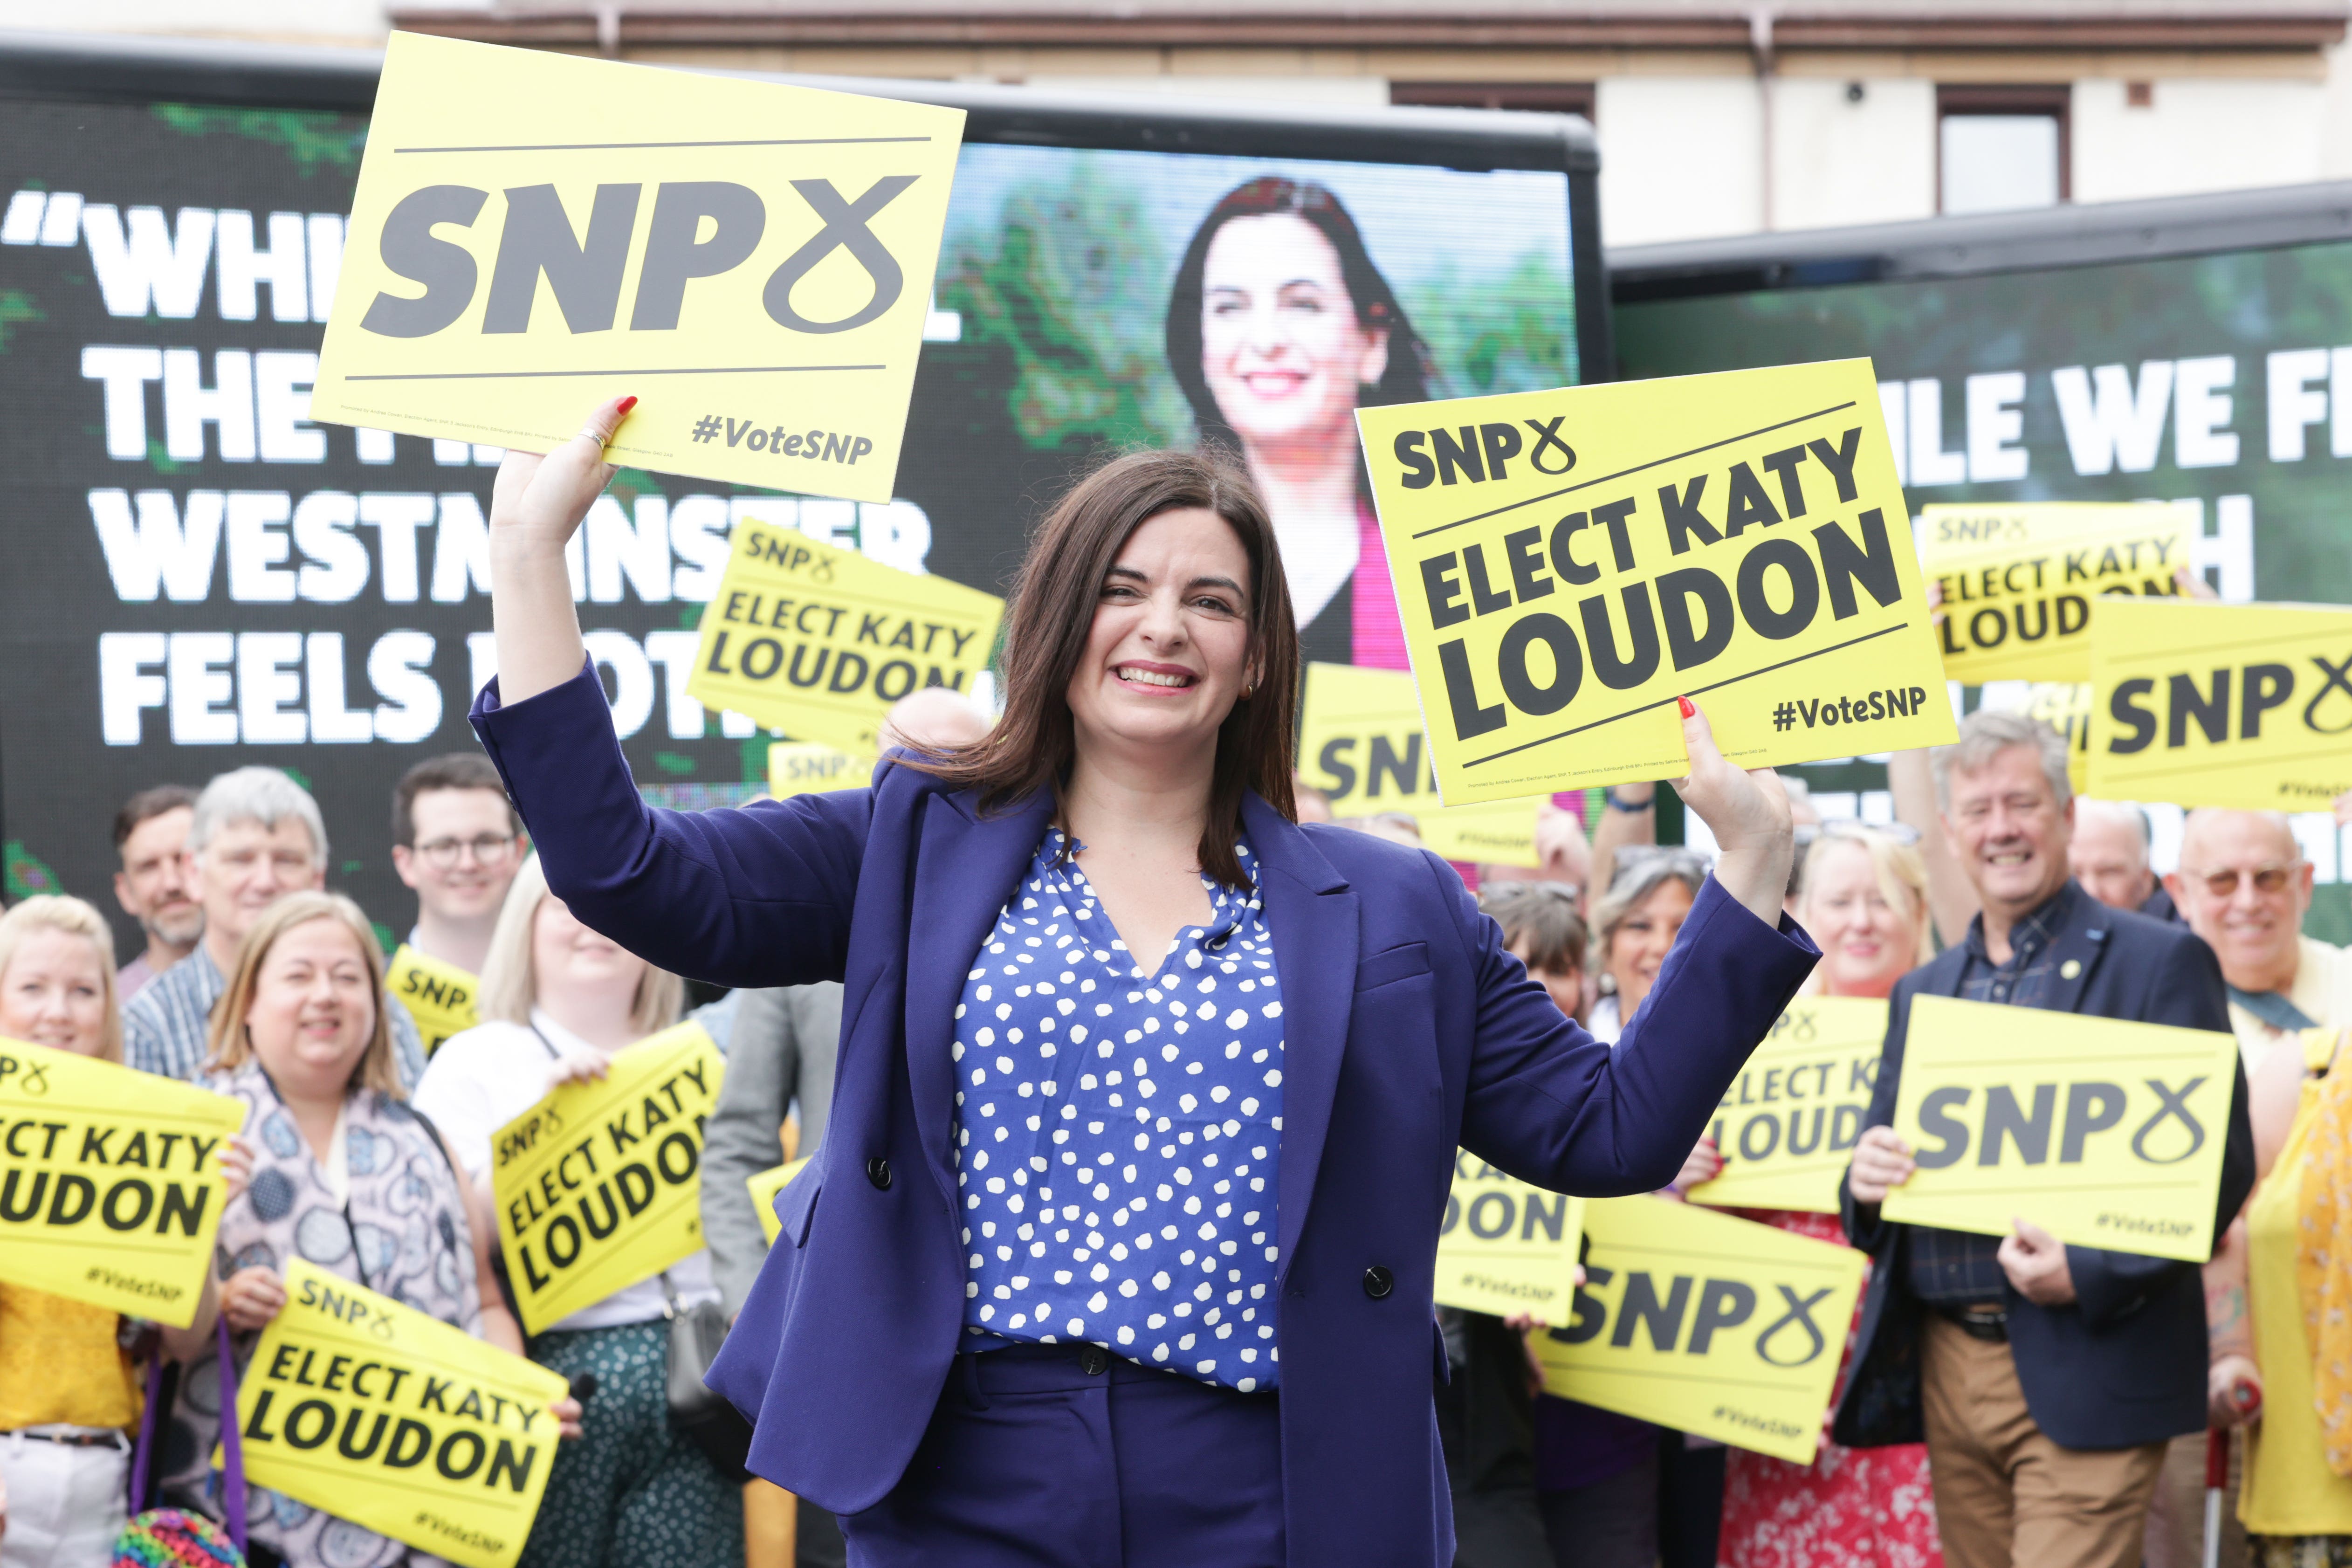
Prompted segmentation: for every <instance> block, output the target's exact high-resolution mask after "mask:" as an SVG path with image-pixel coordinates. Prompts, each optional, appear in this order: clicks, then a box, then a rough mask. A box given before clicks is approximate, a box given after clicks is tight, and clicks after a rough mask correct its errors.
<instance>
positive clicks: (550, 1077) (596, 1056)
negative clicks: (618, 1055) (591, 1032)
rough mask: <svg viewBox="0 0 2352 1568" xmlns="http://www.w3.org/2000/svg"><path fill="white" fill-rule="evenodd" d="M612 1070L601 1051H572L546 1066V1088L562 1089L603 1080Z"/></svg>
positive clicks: (610, 1064)
mask: <svg viewBox="0 0 2352 1568" xmlns="http://www.w3.org/2000/svg"><path fill="white" fill-rule="evenodd" d="M612 1070H613V1065H612V1063H611V1062H609V1061H607V1060H606V1059H605V1058H604V1052H602V1051H593V1050H591V1051H573V1052H572V1054H571V1055H570V1056H567V1057H562V1058H558V1059H557V1060H555V1061H553V1062H551V1063H549V1064H548V1068H547V1087H548V1088H550V1089H562V1087H563V1086H564V1085H565V1084H567V1083H587V1082H589V1081H590V1080H591V1079H600V1078H603V1077H604V1075H605V1074H606V1073H609V1072H611V1071H612Z"/></svg>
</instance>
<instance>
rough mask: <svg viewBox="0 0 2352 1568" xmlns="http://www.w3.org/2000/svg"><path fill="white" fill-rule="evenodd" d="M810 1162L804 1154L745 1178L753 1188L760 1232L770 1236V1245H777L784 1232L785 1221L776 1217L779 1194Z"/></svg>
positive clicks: (753, 1200) (752, 1205) (752, 1193)
mask: <svg viewBox="0 0 2352 1568" xmlns="http://www.w3.org/2000/svg"><path fill="white" fill-rule="evenodd" d="M807 1163H809V1156H807V1155H805V1154H803V1155H802V1156H801V1157H800V1158H799V1159H797V1160H787V1161H786V1162H784V1163H782V1164H781V1165H776V1166H772V1167H771V1168H769V1169H767V1170H765V1171H761V1173H759V1174H757V1175H754V1176H746V1177H744V1178H743V1184H744V1185H745V1186H746V1187H749V1188H750V1189H751V1207H752V1208H753V1209H754V1210H756V1211H757V1212H758V1214H759V1215H760V1234H761V1236H764V1237H767V1238H768V1245H769V1246H770V1247H773V1246H775V1245H776V1237H780V1236H782V1234H783V1233H784V1222H783V1221H782V1220H780V1219H778V1218H777V1217H776V1197H777V1194H780V1193H782V1191H783V1190H784V1188H785V1187H786V1185H788V1184H790V1183H791V1181H792V1179H793V1177H794V1176H797V1175H799V1174H800V1173H801V1171H802V1168H803V1167H804V1166H805V1165H807Z"/></svg>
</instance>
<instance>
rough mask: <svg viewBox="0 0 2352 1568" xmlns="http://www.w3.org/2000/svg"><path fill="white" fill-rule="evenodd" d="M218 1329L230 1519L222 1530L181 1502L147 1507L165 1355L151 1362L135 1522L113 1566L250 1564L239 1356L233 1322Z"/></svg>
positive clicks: (134, 1462)
mask: <svg viewBox="0 0 2352 1568" xmlns="http://www.w3.org/2000/svg"><path fill="white" fill-rule="evenodd" d="M214 1333H215V1336H216V1339H215V1343H216V1346H217V1349H218V1354H219V1360H220V1397H221V1410H222V1412H223V1413H224V1414H225V1415H226V1416H227V1419H226V1420H225V1421H223V1422H222V1423H221V1448H222V1454H221V1458H222V1460H223V1463H222V1466H221V1512H222V1514H223V1516H224V1517H226V1520H227V1521H228V1528H227V1530H226V1531H223V1530H222V1529H221V1527H220V1526H219V1525H217V1524H215V1523H214V1522H213V1521H211V1520H209V1519H206V1518H205V1516H204V1515H202V1514H199V1513H189V1512H187V1511H185V1510H181V1509H176V1508H153V1509H144V1510H143V1511H142V1505H143V1504H144V1503H145V1502H146V1501H147V1473H148V1461H149V1460H150V1459H151V1458H152V1457H153V1455H154V1449H155V1426H156V1422H157V1414H156V1409H155V1406H156V1404H157V1396H158V1395H159V1394H161V1393H162V1391H163V1358H162V1357H161V1356H160V1355H159V1356H157V1357H156V1358H155V1359H154V1360H152V1361H151V1362H149V1363H148V1364H147V1407H146V1409H145V1411H144V1412H143V1413H142V1415H140V1417H139V1450H138V1453H137V1454H136V1455H135V1456H134V1457H133V1458H132V1459H131V1510H132V1512H131V1522H130V1523H128V1524H126V1525H124V1526H123V1527H122V1533H121V1534H120V1535H118V1536H116V1537H115V1538H114V1568H246V1563H245V1443H244V1434H242V1433H241V1432H239V1431H238V1430H237V1420H236V1358H235V1357H234V1356H232V1355H231V1354H230V1352H229V1342H228V1323H227V1321H226V1320H221V1321H215V1324H214Z"/></svg>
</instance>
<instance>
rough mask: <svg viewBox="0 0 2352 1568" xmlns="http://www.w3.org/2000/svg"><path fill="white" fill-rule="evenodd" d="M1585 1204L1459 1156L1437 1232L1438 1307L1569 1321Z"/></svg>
mask: <svg viewBox="0 0 2352 1568" xmlns="http://www.w3.org/2000/svg"><path fill="white" fill-rule="evenodd" d="M1583 1230H1584V1200H1583V1199H1582V1198H1571V1197H1565V1196H1562V1195H1561V1194H1559V1193H1548V1192H1546V1191H1544V1190H1543V1189H1542V1188H1541V1187H1535V1186H1529V1185H1528V1184H1527V1183H1525V1182H1522V1181H1520V1180H1519V1179H1518V1178H1517V1177H1516V1176H1507V1175H1505V1174H1504V1173H1502V1172H1500V1171H1498V1170H1496V1169H1495V1167H1494V1166H1492V1165H1489V1164H1488V1163H1486V1161H1484V1160H1481V1159H1480V1158H1478V1156H1477V1155H1475V1154H1473V1153H1471V1152H1469V1151H1468V1150H1466V1149H1456V1150H1455V1151H1454V1190H1453V1191H1452V1192H1451V1193H1450V1194H1447V1195H1446V1199H1445V1218H1444V1221H1443V1222H1442V1223H1441V1224H1440V1225H1439V1226H1438V1229H1437V1304H1438V1305H1439V1306H1441V1307H1459V1308H1460V1309H1462V1310H1464V1311H1465V1312H1492V1313H1493V1314H1494V1315H1495V1316H1496V1317H1498V1318H1507V1317H1511V1316H1514V1315H1515V1314H1517V1313H1520V1312H1525V1313H1528V1314H1529V1315H1530V1316H1532V1317H1535V1318H1538V1319H1539V1320H1541V1321H1544V1322H1548V1323H1564V1322H1566V1321H1568V1311H1569V1305H1570V1299H1571V1294H1572V1292H1573V1291H1574V1290H1575V1289H1576V1248H1577V1244H1578V1240H1579V1238H1580V1237H1581V1236H1582V1234H1583Z"/></svg>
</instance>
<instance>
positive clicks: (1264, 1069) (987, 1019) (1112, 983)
mask: <svg viewBox="0 0 2352 1568" xmlns="http://www.w3.org/2000/svg"><path fill="white" fill-rule="evenodd" d="M1237 848H1238V850H1239V853H1240V857H1241V863H1242V867H1243V868H1244V870H1245V871H1246V872H1247V873H1248V874H1249V878H1250V886H1249V888H1248V889H1245V890H1243V891H1238V892H1237V891H1235V890H1234V889H1227V888H1221V887H1219V886H1217V885H1216V883H1214V882H1213V880H1211V879H1209V878H1207V877H1205V876H1204V877H1202V879H1201V881H1202V886H1203V887H1204V888H1206V889H1208V893H1209V899H1210V902H1211V905H1212V913H1211V916H1210V920H1209V923H1208V924H1207V925H1205V926H1190V927H1187V928H1186V929H1185V930H1183V931H1181V932H1180V933H1179V934H1178V935H1177V938H1176V941H1175V942H1174V943H1173V944H1172V945H1171V947H1170V949H1169V951H1168V953H1167V955H1166V956H1165V957H1164V958H1163V959H1161V960H1160V964H1159V967H1158V969H1157V971H1156V972H1155V973H1150V974H1146V973H1144V972H1143V969H1142V967H1141V966H1140V965H1139V964H1138V963H1136V962H1135V961H1134V958H1133V955H1132V954H1130V953H1129V952H1128V950H1127V945H1126V943H1124V942H1120V941H1119V940H1118V932H1117V931H1114V930H1113V929H1112V927H1111V923H1110V921H1109V919H1108V917H1107V916H1106V915H1105V914H1104V913H1103V911H1102V908H1101V906H1100V905H1099V904H1098V903H1097V901H1096V897H1095V890H1094V889H1093V887H1092V886H1090V885H1089V884H1088V882H1087V877H1086V873H1085V872H1084V871H1082V870H1080V869H1079V868H1078V866H1077V862H1076V859H1075V858H1074V857H1075V856H1076V854H1077V853H1079V852H1080V850H1081V849H1083V846H1080V845H1076V844H1075V843H1073V842H1072V841H1070V840H1069V839H1067V838H1066V837H1065V836H1064V835H1063V833H1062V832H1061V830H1060V829H1058V828H1049V829H1048V830H1047V831H1046V834H1045V841H1044V842H1043V843H1041V844H1040V845H1039V846H1038V847H1037V853H1036V856H1035V858H1034V859H1033V860H1032V861H1031V863H1030V867H1029V872H1028V875H1027V876H1026V877H1024V879H1022V882H1021V885H1020V886H1019V887H1018V888H1017V889H1014V891H1013V898H1012V900H1010V901H1009V902H1007V903H1006V905H1005V906H1004V912H1003V914H1002V915H1001V916H999V917H998V920H997V923H996V927H995V929H994V930H993V931H991V932H990V933H989V937H988V940H987V941H986V942H983V943H982V947H981V951H980V952H979V953H978V954H976V955H975V956H974V959H973V962H972V967H971V974H970V975H969V976H968V977H967V978H966V980H965V982H964V989H963V1000H962V1002H961V1004H960V1005H958V1006H957V1007H956V1013H955V1016H956V1036H955V1059H956V1131H955V1144H956V1147H955V1159H956V1184H957V1186H958V1187H959V1189H960V1190H961V1193H962V1194H963V1205H964V1215H963V1221H964V1230H963V1239H964V1243H965V1246H966V1247H968V1248H969V1252H968V1254H967V1263H966V1268H967V1270H968V1272H967V1274H966V1276H965V1283H964V1296H965V1301H964V1329H965V1332H966V1333H967V1334H968V1335H970V1336H972V1338H971V1339H970V1340H968V1341H967V1346H966V1348H967V1349H970V1350H974V1351H981V1350H993V1349H1000V1348H1002V1347H1003V1346H1004V1345H1007V1344H1013V1343H1023V1342H1029V1343H1047V1344H1050V1343H1055V1342H1067V1341H1074V1340H1075V1341H1087V1342H1093V1343H1096V1344H1099V1345H1102V1346H1104V1347H1106V1348H1107V1349H1108V1350H1110V1351H1111V1352H1114V1353H1116V1354H1118V1355H1121V1356H1125V1357H1126V1358H1128V1359H1129V1360H1130V1361H1134V1362H1137V1363H1140V1364H1142V1365H1144V1366H1154V1367H1162V1368H1165V1369H1166V1370H1168V1371H1170V1372H1174V1373H1182V1374H1183V1375H1185V1376H1187V1377H1193V1378H1198V1379H1200V1380H1201V1381H1202V1382H1205V1383H1217V1384H1225V1385H1227V1386H1229V1387H1233V1388H1237V1389H1241V1390H1243V1391H1244V1392H1249V1391H1253V1390H1259V1389H1269V1388H1273V1387H1275V1386H1276V1384H1278V1383H1279V1382H1280V1381H1281V1380H1280V1377H1279V1375H1278V1371H1279V1368H1278V1365H1277V1363H1278V1362H1279V1359H1280V1352H1279V1350H1278V1349H1277V1348H1276V1343H1275V1312H1274V1308H1275V1275H1276V1268H1277V1265H1278V1264H1279V1262H1280V1252H1279V1249H1278V1247H1276V1241H1275V1234H1276V1229H1275V1215H1276V1207H1275V1196H1276V1186H1275V1168H1276V1156H1277V1154H1278V1153H1279V1151H1280V1149H1281V1141H1282V999H1281V994H1280V992H1279V991H1278V990H1277V988H1276V977H1275V968H1274V945H1273V942H1272V940H1271V938H1270V936H1269V934H1268V932H1267V931H1266V926H1265V917H1264V915H1263V914H1262V913H1261V910H1260V906H1259V896H1258V888H1257V876H1258V870H1257V861H1256V859H1255V857H1254V856H1253V855H1252V854H1251V853H1250V850H1249V847H1248V846H1247V845H1246V844H1242V845H1239V846H1237Z"/></svg>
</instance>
